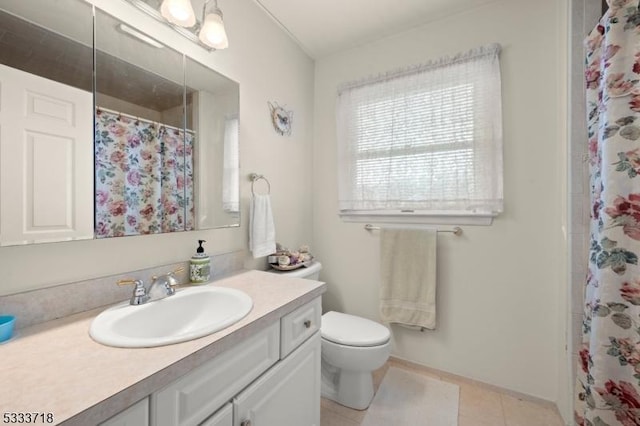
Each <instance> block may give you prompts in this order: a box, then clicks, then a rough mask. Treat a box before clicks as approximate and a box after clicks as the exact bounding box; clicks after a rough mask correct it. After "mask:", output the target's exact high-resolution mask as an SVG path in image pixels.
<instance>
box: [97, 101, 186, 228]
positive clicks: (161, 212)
mask: <svg viewBox="0 0 640 426" xmlns="http://www.w3.org/2000/svg"><path fill="white" fill-rule="evenodd" d="M95 140H96V142H95V163H96V164H95V174H96V188H95V190H96V199H95V204H96V205H95V215H96V218H95V220H96V224H95V225H96V226H95V227H96V237H97V238H104V237H119V236H124V235H139V234H154V233H160V232H172V231H183V230H185V229H186V230H190V229H193V223H194V205H193V143H194V135H193V132H191V131H187V132H186V133H185V132H184V131H182V130H178V129H174V128H171V127H168V126H165V125H162V124H158V123H153V122H150V121H145V120H140V119H135V118H130V117H126V116H124V115H121V114H118V113H113V112H109V111H105V110H103V109H98V111H97V114H96V138H95Z"/></svg>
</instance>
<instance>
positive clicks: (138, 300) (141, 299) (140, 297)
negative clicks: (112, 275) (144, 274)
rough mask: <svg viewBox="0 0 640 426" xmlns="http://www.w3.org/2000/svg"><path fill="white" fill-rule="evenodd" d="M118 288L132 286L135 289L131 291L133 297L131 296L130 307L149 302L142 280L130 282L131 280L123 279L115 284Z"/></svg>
mask: <svg viewBox="0 0 640 426" xmlns="http://www.w3.org/2000/svg"><path fill="white" fill-rule="evenodd" d="M116 284H118V285H119V286H123V285H129V284H134V285H135V288H134V289H133V295H132V296H131V301H130V303H131V304H132V305H142V304H143V303H145V302H146V301H147V300H149V296H148V295H147V290H146V289H145V288H144V283H143V282H142V280H132V279H124V280H118V281H117V282H116Z"/></svg>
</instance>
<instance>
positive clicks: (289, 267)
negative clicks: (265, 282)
mask: <svg viewBox="0 0 640 426" xmlns="http://www.w3.org/2000/svg"><path fill="white" fill-rule="evenodd" d="M311 262H313V259H312V260H308V261H306V262H301V263H297V264H295V265H287V266H280V265H278V264H277V263H270V264H269V265H271V267H272V268H273V269H277V270H278V271H292V270H294V269H298V268H302V267H303V266H304V267H307V266H309V265H310V264H311Z"/></svg>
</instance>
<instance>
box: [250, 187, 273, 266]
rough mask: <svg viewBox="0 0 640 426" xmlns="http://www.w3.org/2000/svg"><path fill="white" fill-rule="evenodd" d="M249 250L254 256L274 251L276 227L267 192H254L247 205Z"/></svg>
mask: <svg viewBox="0 0 640 426" xmlns="http://www.w3.org/2000/svg"><path fill="white" fill-rule="evenodd" d="M249 250H251V253H253V257H254V258H258V257H264V256H268V255H270V254H272V253H275V251H276V227H275V225H274V223H273V213H272V211H271V198H270V196H269V194H255V195H253V196H252V198H251V205H250V207H249Z"/></svg>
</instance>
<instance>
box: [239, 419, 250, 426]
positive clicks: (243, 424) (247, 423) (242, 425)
mask: <svg viewBox="0 0 640 426" xmlns="http://www.w3.org/2000/svg"><path fill="white" fill-rule="evenodd" d="M240 426H251V420H248V419H247V420H244V421H243V422H242V423H240Z"/></svg>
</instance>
